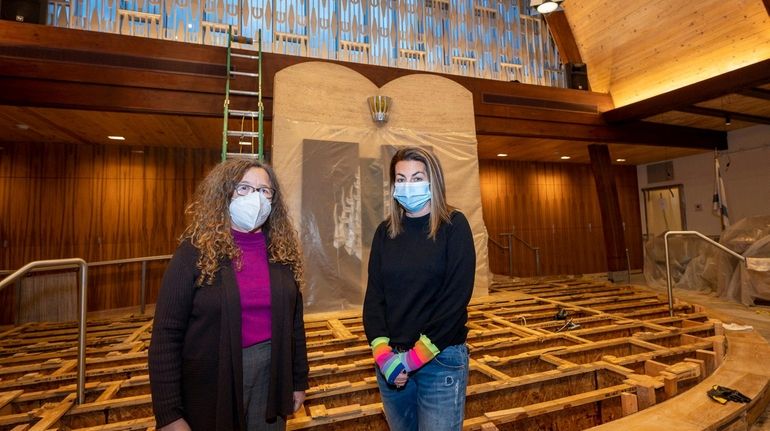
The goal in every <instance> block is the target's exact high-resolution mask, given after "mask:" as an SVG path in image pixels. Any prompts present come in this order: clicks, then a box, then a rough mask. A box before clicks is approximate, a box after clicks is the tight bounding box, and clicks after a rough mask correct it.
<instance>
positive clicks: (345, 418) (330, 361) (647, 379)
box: [0, 278, 770, 431]
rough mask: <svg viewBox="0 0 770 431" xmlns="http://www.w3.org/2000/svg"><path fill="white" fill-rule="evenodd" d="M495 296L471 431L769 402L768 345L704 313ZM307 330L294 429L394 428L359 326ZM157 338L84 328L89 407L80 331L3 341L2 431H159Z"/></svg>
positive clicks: (470, 409)
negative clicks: (153, 371) (301, 403)
mask: <svg viewBox="0 0 770 431" xmlns="http://www.w3.org/2000/svg"><path fill="white" fill-rule="evenodd" d="M490 292H491V294H490V295H489V296H487V297H484V298H477V299H474V300H473V301H472V303H471V305H470V306H469V321H468V327H469V328H470V332H469V335H468V346H469V348H470V352H471V353H470V356H471V360H470V363H471V366H470V375H469V383H468V390H467V398H466V409H465V424H464V428H465V429H467V430H487V431H488V430H559V431H572V430H582V429H587V428H591V427H596V426H601V427H600V428H601V429H605V428H607V429H647V428H635V426H634V425H633V423H647V424H650V425H651V426H652V425H654V424H657V425H660V424H661V422H660V421H661V420H667V422H666V423H667V424H674V425H671V426H668V425H667V426H666V427H665V428H666V429H673V430H680V429H681V430H688V429H692V430H700V429H702V430H706V429H715V430H716V429H741V428H740V424H747V423H750V422H751V421H752V420H753V419H755V418H756V416H757V414H759V413H760V412H761V411H762V410H763V409H764V407H765V405H766V404H767V402H768V400H770V384H769V383H768V382H769V381H770V367H767V366H756V363H762V362H763V361H764V362H766V359H759V358H768V357H770V346H768V345H767V343H766V342H764V340H763V339H761V337H756V336H754V337H752V335H753V334H736V333H725V331H724V329H723V327H722V324H721V323H720V322H719V321H716V320H714V319H711V318H709V316H708V315H707V314H706V312H705V311H704V310H703V309H702V308H700V307H698V306H696V305H690V304H686V303H682V302H676V303H675V317H669V313H668V304H667V301H666V299H665V298H660V297H659V296H658V295H657V294H655V293H652V292H650V291H648V290H645V289H643V288H639V287H634V286H627V285H614V284H609V283H605V282H597V281H592V280H589V279H583V278H564V279H550V280H539V281H531V280H530V281H517V282H502V283H496V284H495V285H494V286H492V287H491V289H490ZM306 320H307V321H306V332H307V340H308V351H309V355H308V356H309V360H310V370H311V371H310V390H308V392H307V401H306V403H305V408H304V409H302V410H300V412H299V413H298V414H296V415H295V416H294V417H292V418H290V420H289V422H288V428H289V429H292V430H322V429H334V430H367V431H375V430H387V429H388V427H387V423H386V421H385V418H384V415H383V413H382V405H381V402H380V398H379V393H378V390H377V384H376V380H375V377H374V362H373V360H372V357H371V352H370V349H369V347H368V346H367V343H366V339H365V337H364V333H363V326H362V323H361V317H360V314H356V313H335V314H327V315H309V316H307V319H306ZM151 331H152V319H151V317H150V316H140V315H133V316H129V317H123V318H120V319H112V320H99V321H91V322H89V324H88V345H87V358H88V359H87V365H86V380H87V387H86V402H85V403H84V404H82V405H76V404H75V381H76V372H77V370H76V354H77V346H76V342H75V340H76V335H77V328H76V326H75V325H74V324H69V323H66V324H43V323H38V324H24V325H20V326H16V327H13V328H12V329H9V330H6V331H5V332H2V333H0V431H3V430H14V431H29V430H35V431H37V430H53V429H58V430H81V431H84V430H90V431H96V430H151V429H154V423H155V422H154V419H153V415H152V406H151V399H150V390H149V379H148V375H147V347H148V345H149V340H150V335H151ZM757 338H758V339H757ZM752 363H754V364H753V365H752ZM763 370H764V371H763ZM712 382H714V383H712ZM710 384H722V385H723V386H730V385H732V387H736V386H737V389H739V390H741V392H743V393H744V394H746V395H748V396H750V397H752V398H753V399H754V401H752V403H750V404H749V405H737V404H734V403H729V404H728V405H727V406H726V407H725V406H721V405H719V404H717V403H715V402H713V401H711V400H709V399H708V398H707V397H706V396H705V389H704V388H707V387H709V385H710ZM695 386H697V388H694V387H695ZM693 388H694V389H693ZM690 389H693V390H690ZM680 394H681V395H680ZM668 400H670V401H668ZM678 400H682V401H681V402H680V401H678ZM684 402H687V406H688V407H687V408H689V409H696V411H695V412H694V413H693V417H692V419H691V420H682V418H681V417H677V412H680V411H685V410H683V407H681V406H679V407H677V405H678V404H682V405H684ZM697 406H702V408H703V409H706V410H708V413H709V414H708V415H705V416H707V417H709V418H710V419H709V420H708V421H705V422H704V420H703V417H704V415H699V414H698V413H697V409H698V407H697ZM667 415H669V416H673V417H671V418H667V417H666V416H667ZM668 419H670V421H668ZM628 421H635V422H631V424H629V422H628ZM645 421H649V422H645ZM706 422H708V423H706ZM676 424H679V425H680V426H679V427H678V428H677V426H676ZM736 424H737V425H736ZM661 426H662V425H661ZM736 426H737V428H736ZM649 429H652V428H649Z"/></svg>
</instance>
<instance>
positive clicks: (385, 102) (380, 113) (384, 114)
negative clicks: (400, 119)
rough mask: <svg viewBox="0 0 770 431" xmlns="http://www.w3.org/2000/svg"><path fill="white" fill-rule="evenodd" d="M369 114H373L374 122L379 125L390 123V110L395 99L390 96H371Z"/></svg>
mask: <svg viewBox="0 0 770 431" xmlns="http://www.w3.org/2000/svg"><path fill="white" fill-rule="evenodd" d="M366 100H367V102H369V112H371V113H372V120H373V121H374V122H375V123H377V124H383V123H386V122H387V121H388V110H389V109H390V105H392V104H393V99H391V98H390V97H388V96H369V97H368V98H367V99H366Z"/></svg>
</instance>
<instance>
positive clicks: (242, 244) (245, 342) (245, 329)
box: [232, 230, 271, 348]
mask: <svg viewBox="0 0 770 431" xmlns="http://www.w3.org/2000/svg"><path fill="white" fill-rule="evenodd" d="M232 234H233V239H234V240H235V245H237V246H238V248H240V249H241V262H242V264H241V269H240V271H239V270H237V269H236V270H235V280H236V281H237V282H238V290H240V293H241V339H242V342H241V344H242V347H244V348H246V347H249V346H253V345H254V344H257V343H260V342H262V341H267V340H269V339H270V330H271V323H270V317H271V310H270V273H269V271H268V267H267V243H266V242H265V235H264V234H263V233H262V232H255V233H251V232H250V233H245V232H238V231H235V230H233V231H232Z"/></svg>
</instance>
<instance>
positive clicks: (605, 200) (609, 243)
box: [588, 144, 626, 271]
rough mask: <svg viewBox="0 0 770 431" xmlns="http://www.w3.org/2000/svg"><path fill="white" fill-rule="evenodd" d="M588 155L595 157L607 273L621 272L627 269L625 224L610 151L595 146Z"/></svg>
mask: <svg viewBox="0 0 770 431" xmlns="http://www.w3.org/2000/svg"><path fill="white" fill-rule="evenodd" d="M588 155H589V156H590V157H591V168H592V169H593V172H594V181H595V183H596V195H597V197H598V198H599V199H598V200H599V209H600V210H601V214H602V230H603V231H604V248H605V249H606V250H607V271H621V270H624V269H626V240H625V237H624V236H623V220H622V219H621V217H620V203H619V200H618V188H617V186H616V185H615V177H614V176H613V175H612V161H611V160H610V150H609V149H608V148H607V146H606V145H596V144H592V145H589V146H588Z"/></svg>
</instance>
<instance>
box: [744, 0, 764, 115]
mask: <svg viewBox="0 0 770 431" xmlns="http://www.w3.org/2000/svg"><path fill="white" fill-rule="evenodd" d="M767 1H768V2H770V0H767ZM738 94H740V95H741V96H746V97H753V98H755V99H763V100H770V90H765V89H764V88H747V89H745V90H741V91H739V92H738Z"/></svg>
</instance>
